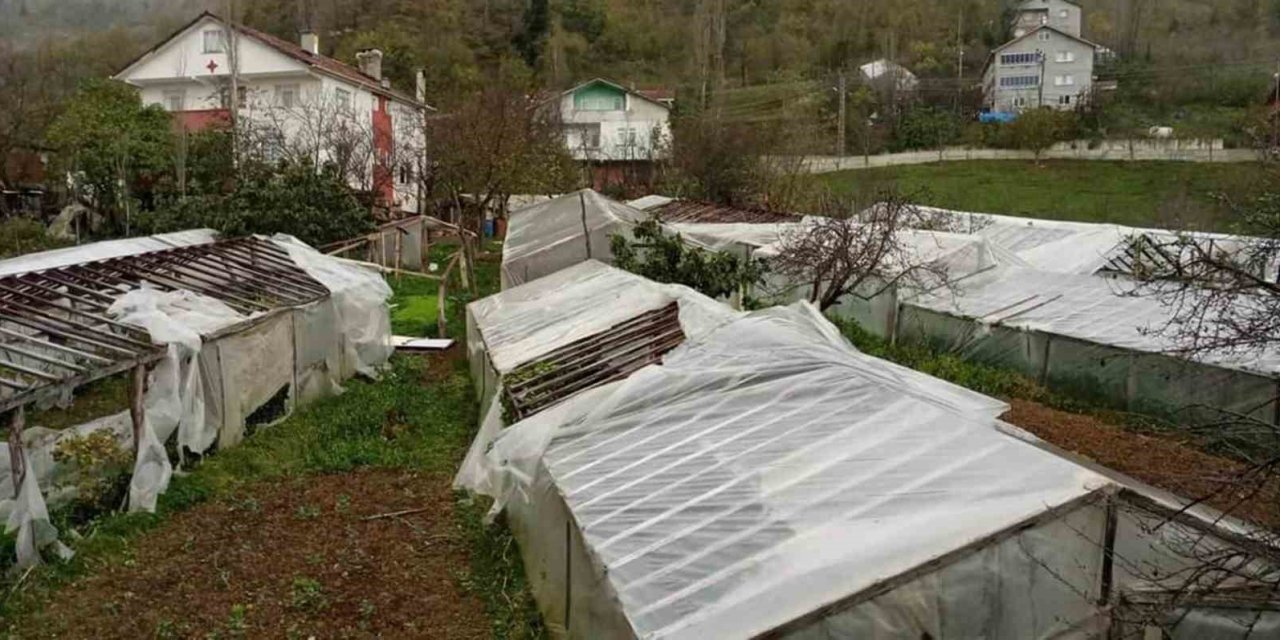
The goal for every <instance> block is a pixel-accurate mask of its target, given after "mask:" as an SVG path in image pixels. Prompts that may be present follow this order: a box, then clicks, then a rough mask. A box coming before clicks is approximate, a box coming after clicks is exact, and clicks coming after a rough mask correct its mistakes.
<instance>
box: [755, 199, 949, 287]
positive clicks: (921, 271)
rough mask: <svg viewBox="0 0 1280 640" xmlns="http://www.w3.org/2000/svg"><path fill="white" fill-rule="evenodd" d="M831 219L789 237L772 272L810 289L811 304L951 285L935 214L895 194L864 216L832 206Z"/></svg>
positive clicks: (820, 220) (772, 264)
mask: <svg viewBox="0 0 1280 640" xmlns="http://www.w3.org/2000/svg"><path fill="white" fill-rule="evenodd" d="M825 209H826V214H827V215H824V216H819V217H815V218H811V219H809V220H808V221H807V222H806V223H805V224H803V225H801V226H800V227H799V228H798V229H796V230H794V231H791V232H788V233H785V234H784V235H783V238H782V242H781V243H780V246H779V252H778V255H777V256H776V257H773V258H771V259H770V260H769V267H770V269H771V270H772V271H773V272H774V273H775V274H778V275H779V276H782V277H783V279H785V280H786V281H788V282H790V283H793V284H796V285H799V286H805V287H808V288H809V291H810V292H809V300H810V301H811V302H813V303H814V304H816V305H818V307H819V308H820V309H823V310H826V309H828V308H830V307H832V306H834V305H835V304H837V303H838V302H840V301H841V300H842V299H844V298H845V297H847V296H855V297H858V298H861V299H864V300H870V299H872V298H875V297H877V296H879V295H881V294H883V293H885V292H887V291H890V290H893V289H895V288H900V287H915V288H919V289H927V288H932V287H936V286H939V285H944V284H946V283H947V282H948V273H947V268H946V266H945V265H944V264H942V263H941V262H940V261H938V260H937V258H938V255H937V253H936V252H934V251H931V250H930V249H931V247H930V246H929V245H930V243H936V240H934V239H933V238H932V237H931V233H930V231H928V230H921V229H929V228H931V226H932V224H933V223H931V222H930V221H929V219H930V218H931V217H932V213H931V212H930V211H928V210H924V209H921V208H920V207H918V206H916V205H914V204H911V202H909V201H908V200H907V199H906V198H904V197H902V196H901V195H899V194H896V193H886V194H885V195H884V196H883V197H882V198H881V199H880V203H879V204H877V205H876V206H873V207H871V208H869V209H867V210H865V211H863V212H861V213H856V209H854V208H853V207H851V206H849V205H848V204H847V203H843V202H838V201H836V202H832V203H831V204H829V205H828V206H826V207H825Z"/></svg>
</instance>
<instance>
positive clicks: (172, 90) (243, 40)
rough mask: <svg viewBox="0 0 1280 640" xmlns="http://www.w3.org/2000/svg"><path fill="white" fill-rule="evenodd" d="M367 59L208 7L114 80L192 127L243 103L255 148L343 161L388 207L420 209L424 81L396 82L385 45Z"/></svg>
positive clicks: (357, 182) (244, 128)
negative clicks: (342, 57)
mask: <svg viewBox="0 0 1280 640" xmlns="http://www.w3.org/2000/svg"><path fill="white" fill-rule="evenodd" d="M357 59H358V61H359V68H357V67H353V66H351V65H348V64H345V63H343V62H340V61H338V60H335V59H333V58H330V57H327V56H324V55H321V54H320V41H319V37H318V36H317V35H316V34H314V33H302V34H301V36H300V38H299V41H298V42H297V43H296V44H295V43H293V42H289V41H287V40H283V39H281V38H277V37H275V36H273V35H270V34H267V33H263V32H261V31H258V30H256V29H252V28H249V27H246V26H244V25H241V24H235V23H231V22H229V21H226V20H223V19H222V18H219V17H218V16H215V15H213V14H211V13H207V12H206V13H203V14H201V15H200V16H198V17H197V18H196V19H195V20H192V21H191V22H190V23H188V24H187V25H186V26H184V27H182V28H180V29H178V31H176V32H175V33H174V34H173V35H171V36H169V37H168V38H166V39H165V40H163V41H162V42H160V43H159V44H157V45H156V46H154V47H152V48H151V49H150V50H149V51H147V52H146V53H144V54H143V55H142V56H140V57H139V58H137V59H136V60H134V61H133V62H131V63H129V64H128V65H127V66H126V67H125V68H124V69H123V70H121V71H120V72H119V73H117V74H116V75H115V76H114V77H115V79H117V80H120V81H122V82H126V83H128V84H130V85H133V86H135V87H137V88H138V91H139V92H140V93H141V96H142V100H143V102H144V103H145V104H159V105H161V106H163V107H164V108H165V109H167V110H169V111H170V112H172V113H173V114H174V119H175V123H176V124H177V125H178V126H179V127H181V128H183V129H185V130H188V131H190V130H196V129H203V128H206V127H209V126H211V125H215V124H221V123H229V122H230V121H231V120H232V115H233V110H234V115H235V116H236V120H237V123H238V124H237V128H238V130H239V132H240V133H241V135H242V139H243V141H244V144H245V145H246V146H254V147H255V149H254V150H255V151H257V152H261V153H264V154H266V155H267V156H268V157H271V156H274V155H305V156H306V157H308V159H310V160H312V161H314V162H316V163H317V164H330V165H334V166H337V167H338V168H339V169H340V170H341V171H342V174H343V175H344V176H346V178H347V180H348V181H350V182H351V183H352V186H353V187H355V188H357V189H361V190H364V191H369V192H371V193H372V194H373V196H374V197H375V200H376V201H377V202H378V203H379V204H381V205H382V206H385V207H388V208H390V209H392V210H399V211H407V212H418V211H419V210H420V200H421V198H420V197H419V181H418V179H417V175H418V172H419V171H420V169H421V163H422V157H423V153H424V148H425V133H424V129H423V127H422V126H421V120H422V117H423V115H424V112H425V111H426V110H428V109H430V107H429V106H427V105H426V103H425V100H424V96H423V90H422V85H421V83H419V85H418V87H417V95H410V94H407V93H404V92H402V91H399V90H397V89H396V88H394V87H392V86H391V83H390V81H389V80H388V79H387V78H384V77H383V75H382V53H381V52H380V51H378V50H369V51H363V52H361V53H359V54H357ZM233 94H234V95H233Z"/></svg>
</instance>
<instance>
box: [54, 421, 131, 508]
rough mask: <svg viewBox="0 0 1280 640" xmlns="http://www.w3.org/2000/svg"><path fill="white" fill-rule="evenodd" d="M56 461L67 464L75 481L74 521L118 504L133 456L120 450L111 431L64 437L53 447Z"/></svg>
mask: <svg viewBox="0 0 1280 640" xmlns="http://www.w3.org/2000/svg"><path fill="white" fill-rule="evenodd" d="M53 459H54V461H55V462H58V463H59V464H63V465H66V471H65V473H67V474H69V475H70V476H71V477H72V478H73V485H74V486H75V489H76V498H75V501H74V503H73V506H72V512H73V519H87V517H91V516H92V515H93V514H96V513H98V512H100V511H105V510H110V509H112V508H114V507H115V506H116V505H118V504H119V502H120V499H121V498H122V497H123V492H124V490H125V489H126V488H127V487H128V481H129V474H130V472H131V471H132V469H133V453H132V452H131V451H129V450H128V449H125V448H124V447H121V446H120V443H119V441H118V440H116V437H115V434H114V433H113V432H111V431H109V430H102V431H95V432H93V433H90V434H87V435H83V436H76V437H69V438H62V439H61V440H59V441H58V444H57V445H56V446H55V447H54V450H53ZM81 515H83V516H85V518H79V517H78V516H81Z"/></svg>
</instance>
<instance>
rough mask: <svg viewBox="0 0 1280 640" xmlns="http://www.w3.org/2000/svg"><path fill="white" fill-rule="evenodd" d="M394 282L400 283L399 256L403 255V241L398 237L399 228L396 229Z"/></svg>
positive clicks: (400, 261)
mask: <svg viewBox="0 0 1280 640" xmlns="http://www.w3.org/2000/svg"><path fill="white" fill-rule="evenodd" d="M395 234H396V282H400V265H401V263H402V260H401V256H403V255H404V239H403V238H401V237H400V228H399V227H396V230H395Z"/></svg>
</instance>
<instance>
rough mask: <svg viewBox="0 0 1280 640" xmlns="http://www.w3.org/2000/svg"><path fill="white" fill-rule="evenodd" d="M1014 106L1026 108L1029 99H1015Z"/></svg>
mask: <svg viewBox="0 0 1280 640" xmlns="http://www.w3.org/2000/svg"><path fill="white" fill-rule="evenodd" d="M1013 106H1015V107H1025V106H1027V99H1026V98H1014V99H1013Z"/></svg>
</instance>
